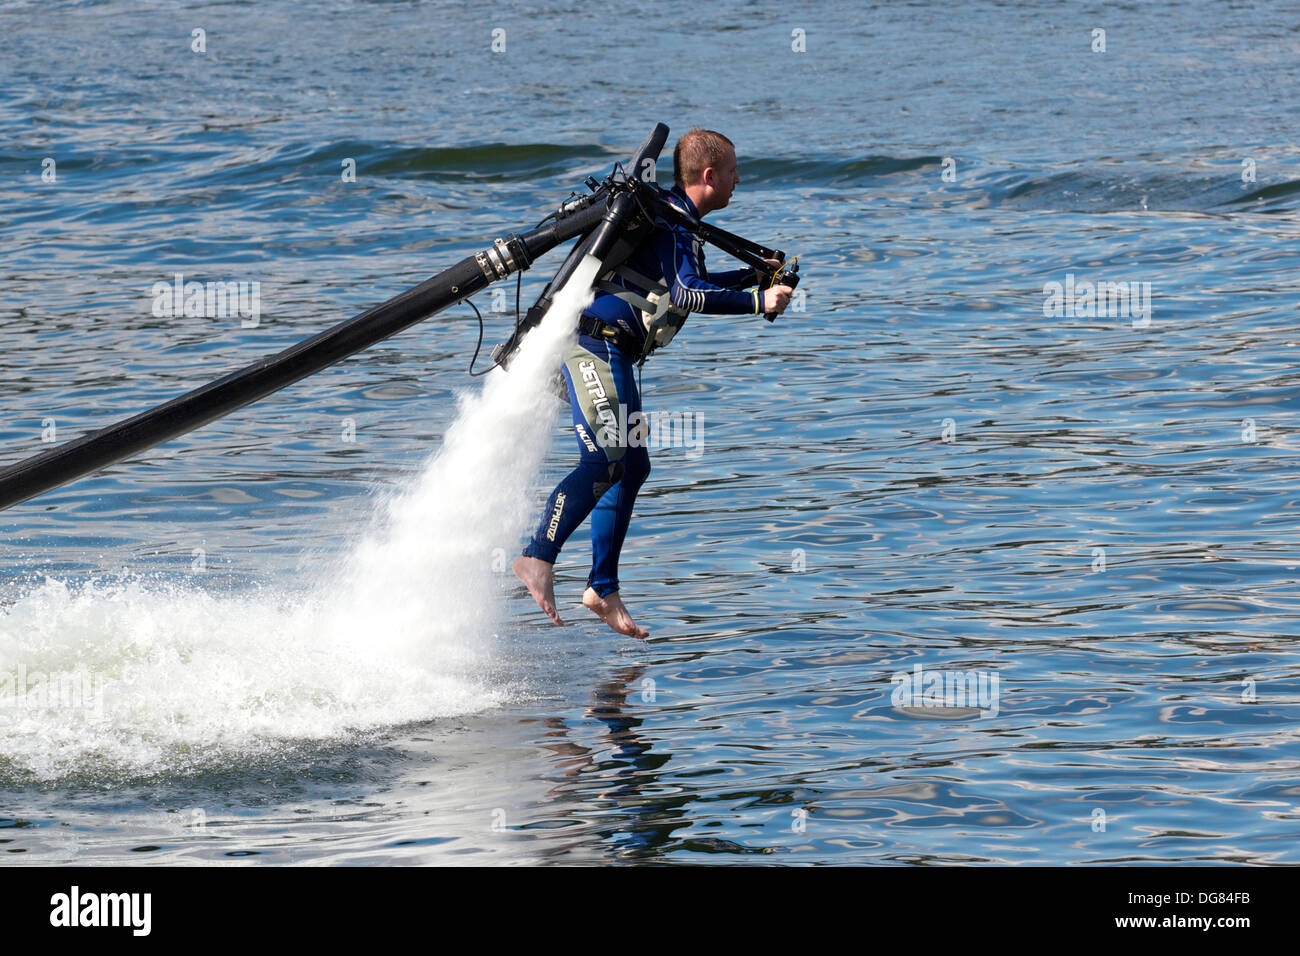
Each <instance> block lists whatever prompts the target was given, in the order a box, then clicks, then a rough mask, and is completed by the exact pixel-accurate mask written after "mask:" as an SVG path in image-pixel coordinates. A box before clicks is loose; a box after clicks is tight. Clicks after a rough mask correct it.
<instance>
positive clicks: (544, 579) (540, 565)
mask: <svg viewBox="0 0 1300 956" xmlns="http://www.w3.org/2000/svg"><path fill="white" fill-rule="evenodd" d="M512 567H513V569H514V572H515V577H517V578H518V579H519V580H520V581H523V582H524V585H525V586H526V587H527V588H528V593H529V594H531V595H532V596H533V600H534V601H536V602H537V606H538V607H540V608H541V609H542V610H543V611H545V612H546V615H547V617H549V618H550V619H551V620H552V621H554V622H555V623H556V624H563V623H564V622H563V621H561V620H560V614H559V612H558V611H556V610H555V577H554V573H553V572H554V568H555V566H554V565H552V564H548V563H547V562H545V561H543V560H542V559H541V558H528V557H525V556H524V555H520V556H519V557H517V558H515V563H514V564H513V565H512Z"/></svg>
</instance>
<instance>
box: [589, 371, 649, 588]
mask: <svg viewBox="0 0 1300 956" xmlns="http://www.w3.org/2000/svg"><path fill="white" fill-rule="evenodd" d="M620 358H621V357H620ZM611 370H612V372H613V374H614V376H615V381H616V383H617V386H618V390H619V391H618V393H619V395H620V396H621V397H622V399H623V403H624V405H625V406H626V407H625V410H624V411H623V413H622V414H623V415H624V416H625V417H624V419H623V424H624V427H625V428H628V424H627V420H628V419H629V418H631V419H633V421H634V422H636V421H638V420H639V419H640V417H641V416H640V415H639V414H634V413H639V412H640V411H641V394H640V391H639V390H638V389H637V386H636V372H635V370H634V368H633V365H632V363H631V362H628V361H615V362H612V363H611ZM634 430H635V429H634V428H629V431H634ZM627 445H628V447H627V448H626V449H625V451H624V454H623V458H622V465H623V470H622V474H621V475H620V476H619V479H618V481H616V482H615V483H614V484H613V485H611V486H610V488H609V490H608V491H606V492H605V493H604V494H603V495H601V497H600V501H598V502H597V503H596V507H595V510H594V511H593V512H592V515H591V576H590V577H589V578H587V586H588V587H590V588H592V589H593V590H594V591H595V592H596V593H597V594H599V595H600V596H601V597H605V596H606V595H607V594H612V593H613V592H615V591H617V590H618V559H619V555H620V554H621V553H622V551H623V540H624V539H625V538H626V537H627V529H628V526H629V525H630V524H631V522H632V505H633V504H634V503H635V502H636V495H637V492H638V491H640V490H641V486H642V485H643V484H644V483H645V480H646V478H648V477H649V476H650V452H649V451H648V450H647V449H646V447H645V441H644V440H637V439H636V438H635V437H630V438H629V440H628V442H627Z"/></svg>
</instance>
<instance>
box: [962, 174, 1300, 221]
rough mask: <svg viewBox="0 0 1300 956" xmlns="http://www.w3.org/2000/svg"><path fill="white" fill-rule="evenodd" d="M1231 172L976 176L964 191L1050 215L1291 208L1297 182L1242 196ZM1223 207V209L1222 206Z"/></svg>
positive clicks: (1297, 192)
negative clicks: (1213, 174)
mask: <svg viewBox="0 0 1300 956" xmlns="http://www.w3.org/2000/svg"><path fill="white" fill-rule="evenodd" d="M1242 188H1243V187H1242V183H1241V181H1240V179H1239V178H1237V177H1236V175H1235V174H1234V173H1229V174H1226V175H1222V176H1206V175H1204V174H1203V173H1197V174H1179V173H1176V172H1168V171H1164V170H1150V169H1147V170H1136V171H1126V172H1123V173H1119V172H1115V173H1111V172H1108V171H1099V170H1096V169H1073V170H1068V171H1064V172H1059V173H1053V174H1051V175H1046V176H1034V175H1027V174H1025V173H1022V172H1013V173H1007V172H1002V173H995V174H991V175H986V176H980V177H976V178H975V179H974V180H973V181H972V182H971V183H970V184H969V187H968V189H969V190H971V191H973V192H974V194H975V195H974V196H970V197H968V198H970V199H975V198H976V197H977V196H978V197H980V198H981V199H984V200H986V201H987V204H988V205H993V206H1006V207H1013V208H1015V207H1019V208H1028V209H1040V210H1051V211H1055V212H1086V213H1098V212H1124V211H1166V212H1179V211H1182V212H1214V211H1216V210H1218V211H1230V210H1231V211H1247V210H1241V209H1240V207H1242V206H1245V205H1247V204H1250V206H1251V208H1250V209H1249V210H1248V211H1251V212H1266V213H1274V212H1280V211H1283V210H1286V209H1291V208H1294V207H1295V204H1296V203H1295V199H1296V197H1297V196H1298V195H1300V183H1297V182H1293V181H1287V182H1282V183H1275V184H1272V185H1269V186H1266V187H1262V188H1259V189H1254V190H1253V191H1251V192H1248V193H1245V194H1243V193H1242ZM1225 207H1226V208H1225Z"/></svg>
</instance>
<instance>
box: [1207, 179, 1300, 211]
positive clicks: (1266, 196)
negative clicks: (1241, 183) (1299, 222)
mask: <svg viewBox="0 0 1300 956" xmlns="http://www.w3.org/2000/svg"><path fill="white" fill-rule="evenodd" d="M1296 196H1300V180H1296V179H1288V180H1287V181H1286V182H1282V183H1273V184H1272V185H1269V186H1262V187H1260V188H1259V189H1256V190H1254V191H1253V192H1249V193H1246V195H1244V196H1238V197H1236V198H1234V199H1232V200H1229V201H1228V202H1227V203H1225V204H1224V205H1241V204H1245V203H1255V204H1257V205H1259V206H1262V207H1264V208H1263V209H1261V211H1263V212H1274V211H1277V210H1280V209H1288V208H1294V207H1295V202H1294V201H1293V200H1294V199H1295V197H1296Z"/></svg>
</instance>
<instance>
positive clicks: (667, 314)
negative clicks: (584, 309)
mask: <svg viewBox="0 0 1300 956" xmlns="http://www.w3.org/2000/svg"><path fill="white" fill-rule="evenodd" d="M613 276H618V277H619V278H621V279H623V280H625V281H627V282H629V283H631V284H632V285H635V286H639V287H640V288H643V289H645V290H646V294H645V295H644V296H642V295H638V294H637V293H636V292H633V291H632V290H631V289H626V288H624V287H623V286H621V285H616V284H615V283H613V282H610V281H608V280H609V279H610V278H612V277H613ZM596 288H597V289H599V290H600V291H601V292H606V293H608V294H609V295H613V296H617V297H618V298H620V299H622V300H623V301H624V302H626V303H628V304H629V305H631V306H632V307H633V308H635V309H638V310H639V311H640V312H641V322H642V323H643V324H644V325H645V330H646V342H647V345H648V349H647V352H646V354H647V355H648V354H649V353H650V352H652V351H654V350H655V349H657V348H662V347H663V346H665V345H667V344H668V343H669V342H671V341H672V340H673V337H674V336H675V335H676V334H677V333H678V331H679V330H680V329H681V327H682V325H683V324H684V323H685V322H686V317H687V316H688V315H689V314H690V313H689V312H687V310H685V309H679V308H677V307H676V306H675V305H673V300H672V296H670V295H669V294H668V285H667V283H665V282H664V280H663V278H662V277H661V278H659V279H651V278H649V277H647V276H643V275H641V273H639V272H637V271H636V270H635V269H631V268H629V267H628V266H619V267H618V268H616V269H613V270H612V271H610V272H609V273H607V274H606V275H605V276H602V277H601V281H599V282H597V283H596Z"/></svg>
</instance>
